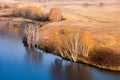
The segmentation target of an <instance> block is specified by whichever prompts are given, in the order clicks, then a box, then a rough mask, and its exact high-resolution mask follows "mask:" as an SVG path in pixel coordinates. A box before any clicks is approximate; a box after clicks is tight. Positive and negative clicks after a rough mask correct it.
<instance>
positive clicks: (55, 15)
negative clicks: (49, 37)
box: [49, 8, 63, 21]
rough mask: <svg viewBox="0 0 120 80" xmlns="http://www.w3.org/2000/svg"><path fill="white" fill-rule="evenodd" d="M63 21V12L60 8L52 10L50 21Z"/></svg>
mask: <svg viewBox="0 0 120 80" xmlns="http://www.w3.org/2000/svg"><path fill="white" fill-rule="evenodd" d="M62 19H63V16H62V12H61V11H60V9H58V8H52V9H51V10H50V13H49V21H61V20H62Z"/></svg>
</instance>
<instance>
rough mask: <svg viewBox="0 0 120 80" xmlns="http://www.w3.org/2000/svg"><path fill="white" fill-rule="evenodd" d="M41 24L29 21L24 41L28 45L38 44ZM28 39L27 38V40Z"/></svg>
mask: <svg viewBox="0 0 120 80" xmlns="http://www.w3.org/2000/svg"><path fill="white" fill-rule="evenodd" d="M38 33H39V25H38V24H33V23H29V24H28V25H26V26H25V29H24V42H26V43H25V44H26V45H27V46H28V47H35V46H38V41H39V34H38ZM25 39H26V40H25Z"/></svg>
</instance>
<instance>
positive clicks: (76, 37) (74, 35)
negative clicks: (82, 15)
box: [51, 29, 95, 62]
mask: <svg viewBox="0 0 120 80" xmlns="http://www.w3.org/2000/svg"><path fill="white" fill-rule="evenodd" d="M53 32H54V33H53V35H52V40H51V41H52V43H53V44H54V46H55V48H56V50H57V51H58V53H60V55H61V56H62V57H68V58H69V59H72V60H73V61H74V62H76V61H77V58H78V56H79V55H81V56H83V57H88V55H89V51H90V50H91V49H92V48H93V47H94V44H95V42H94V39H93V37H92V36H91V35H90V34H89V33H88V32H81V31H79V30H72V29H64V30H63V32H62V33H61V32H59V30H55V31H53Z"/></svg>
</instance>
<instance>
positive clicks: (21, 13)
mask: <svg viewBox="0 0 120 80" xmlns="http://www.w3.org/2000/svg"><path fill="white" fill-rule="evenodd" d="M13 16H16V17H24V18H27V19H33V20H40V21H45V20H46V19H47V16H46V15H45V14H43V13H42V10H41V8H39V7H35V6H27V7H22V8H14V9H13Z"/></svg>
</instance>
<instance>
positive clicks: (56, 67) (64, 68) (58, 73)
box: [51, 58, 92, 80]
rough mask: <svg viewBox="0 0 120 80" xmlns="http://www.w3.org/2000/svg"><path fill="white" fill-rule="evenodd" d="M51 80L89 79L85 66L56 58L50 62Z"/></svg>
mask: <svg viewBox="0 0 120 80" xmlns="http://www.w3.org/2000/svg"><path fill="white" fill-rule="evenodd" d="M51 74H52V77H53V80H91V77H92V76H91V74H90V71H89V70H88V67H87V66H84V65H81V64H78V63H72V62H69V61H64V60H62V59H58V58H56V59H55V61H54V63H52V64H51Z"/></svg>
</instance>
